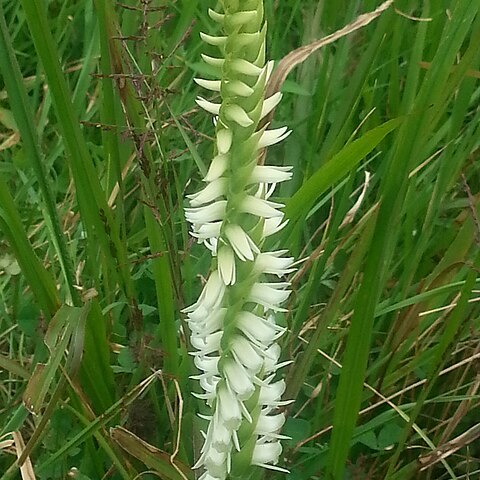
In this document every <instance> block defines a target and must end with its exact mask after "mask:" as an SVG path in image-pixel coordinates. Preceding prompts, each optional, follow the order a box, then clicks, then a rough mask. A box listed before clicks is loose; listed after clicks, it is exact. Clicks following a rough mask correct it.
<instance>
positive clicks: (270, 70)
mask: <svg viewBox="0 0 480 480" xmlns="http://www.w3.org/2000/svg"><path fill="white" fill-rule="evenodd" d="M274 67H275V62H274V61H273V60H270V61H268V62H267V64H266V65H265V68H266V70H267V79H266V83H268V81H269V80H270V77H271V76H272V73H273V68H274Z"/></svg>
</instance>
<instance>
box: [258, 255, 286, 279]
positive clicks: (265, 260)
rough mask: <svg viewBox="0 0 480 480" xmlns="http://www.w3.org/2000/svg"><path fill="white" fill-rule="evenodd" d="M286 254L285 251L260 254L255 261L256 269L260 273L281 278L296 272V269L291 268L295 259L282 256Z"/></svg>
mask: <svg viewBox="0 0 480 480" xmlns="http://www.w3.org/2000/svg"><path fill="white" fill-rule="evenodd" d="M284 253H286V251H285V250H280V251H278V252H264V253H260V254H259V255H258V256H257V258H256V259H255V269H256V270H257V271H258V272H263V273H270V274H272V275H277V276H279V277H281V276H282V275H287V274H288V273H291V272H294V271H295V269H294V268H291V267H292V265H293V261H294V259H293V257H282V256H281V255H283V254H284Z"/></svg>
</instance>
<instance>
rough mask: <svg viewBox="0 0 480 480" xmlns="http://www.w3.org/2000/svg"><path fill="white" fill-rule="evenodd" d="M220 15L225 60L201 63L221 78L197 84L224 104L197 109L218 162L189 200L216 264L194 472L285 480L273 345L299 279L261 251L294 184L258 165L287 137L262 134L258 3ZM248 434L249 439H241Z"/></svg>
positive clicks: (278, 132) (201, 317) (281, 132)
mask: <svg viewBox="0 0 480 480" xmlns="http://www.w3.org/2000/svg"><path fill="white" fill-rule="evenodd" d="M221 4H222V5H224V7H225V11H224V12H216V11H214V10H211V9H210V10H209V12H208V13H209V16H210V18H212V20H214V21H215V22H217V23H218V24H219V26H220V27H221V28H222V30H223V31H222V32H221V33H220V35H218V36H211V35H208V34H204V33H202V34H201V37H202V39H203V40H204V41H205V42H206V43H208V44H209V45H213V46H216V47H218V49H219V51H220V57H221V58H220V57H219V58H217V57H210V56H207V55H202V58H203V60H204V61H205V62H206V63H207V64H208V65H209V66H210V67H213V68H211V70H212V71H213V72H217V74H218V77H217V78H212V79H203V78H196V79H195V82H196V83H197V84H198V85H199V86H200V87H202V88H204V89H206V90H208V91H213V92H216V93H217V96H219V97H220V100H219V103H213V102H211V101H209V100H206V99H204V98H202V97H198V98H197V100H196V102H197V104H198V105H199V106H200V107H201V108H202V109H203V110H205V111H206V112H208V113H210V114H212V115H213V116H214V118H213V121H214V125H215V142H214V154H213V159H212V161H211V164H210V166H209V168H208V171H207V174H206V176H205V178H204V182H205V183H206V185H204V187H203V188H202V189H200V190H199V191H198V192H196V193H192V194H190V195H188V196H187V197H188V199H189V201H190V207H189V208H186V209H185V217H186V219H187V220H188V221H189V222H190V223H191V224H192V230H193V231H192V236H193V237H195V238H196V239H197V240H198V242H199V243H203V244H204V245H205V246H206V247H207V248H208V249H209V250H210V251H211V253H212V257H214V258H212V266H213V271H212V273H211V274H210V276H209V278H208V281H207V283H206V284H205V286H204V288H203V290H202V292H201V294H200V297H199V299H198V300H197V302H195V303H194V304H193V305H192V306H190V307H188V308H186V309H185V310H184V313H186V315H187V323H188V325H189V328H190V331H191V335H190V340H191V344H192V346H193V348H194V349H195V352H194V353H192V356H193V359H194V363H195V366H196V367H197V369H198V370H199V373H198V374H196V375H194V376H193V377H192V378H193V379H196V380H198V381H199V383H200V386H201V387H202V389H203V393H200V394H197V393H196V394H195V396H196V397H197V398H199V399H202V400H205V402H206V404H207V405H208V407H210V410H211V413H210V414H209V415H207V416H201V418H202V419H204V420H205V421H207V422H208V426H207V427H206V428H205V432H206V433H203V435H204V437H205V443H204V445H203V448H202V450H201V455H200V457H199V458H198V460H197V463H196V464H195V468H203V469H204V472H202V473H201V476H200V480H226V479H227V478H230V477H234V478H240V477H242V475H243V472H246V471H249V470H248V469H253V468H257V466H260V467H265V468H270V469H275V470H280V471H284V470H283V469H282V468H280V467H278V466H277V463H278V462H279V460H280V456H281V452H282V447H281V444H280V440H282V439H283V438H285V437H283V436H282V435H281V434H280V430H281V428H282V426H283V424H284V422H285V416H284V415H283V414H281V413H278V411H277V409H278V408H279V407H281V406H284V405H286V404H288V403H289V402H288V401H282V399H281V396H282V394H283V393H284V391H285V382H284V381H283V380H279V381H275V375H276V372H277V370H278V369H279V368H281V367H282V366H284V365H286V363H288V362H283V363H281V362H280V354H281V352H280V346H279V344H278V343H277V341H278V339H279V337H280V336H281V335H282V334H283V333H284V332H285V329H284V328H282V327H280V326H278V325H277V324H276V323H275V316H276V315H277V313H278V312H284V311H286V310H285V308H284V306H283V304H284V303H285V302H286V300H287V298H288V296H289V294H290V290H289V286H290V284H289V283H288V281H286V280H287V279H288V275H289V274H291V273H292V272H293V271H294V270H295V269H294V268H293V266H294V259H293V258H292V257H289V256H288V254H287V251H286V250H277V251H265V252H262V251H261V249H262V247H263V244H264V241H265V239H266V238H267V237H269V236H270V235H273V234H275V233H277V232H278V231H280V230H281V229H282V228H283V227H284V226H285V225H286V223H287V222H286V221H285V220H284V218H283V212H282V208H283V205H282V204H281V203H277V202H274V201H271V200H270V196H271V195H272V194H273V193H274V190H275V186H276V184H277V183H279V182H284V181H286V180H289V179H290V178H291V177H292V171H291V170H292V169H291V167H281V166H270V165H256V161H255V160H256V159H257V157H258V155H259V153H260V151H261V150H262V149H264V148H266V147H268V146H270V145H274V144H277V143H278V142H281V141H282V140H283V139H285V138H286V137H288V135H289V134H290V131H289V130H288V128H287V127H280V128H276V129H271V130H267V127H268V124H267V125H264V123H265V122H263V123H262V119H263V118H265V117H267V116H268V115H269V114H270V113H271V112H272V111H273V110H274V109H275V107H276V106H277V105H278V103H279V102H280V100H281V98H282V95H281V94H280V93H274V94H273V95H271V96H270V97H268V98H266V96H265V90H266V83H267V81H268V79H269V77H270V75H271V73H272V70H273V62H267V61H266V60H265V37H266V28H265V23H264V21H263V5H262V1H261V0H244V1H243V2H238V1H233V0H224V1H223V2H221ZM240 4H241V5H242V6H241V7H240ZM218 94H219V95H218ZM280 278H281V281H279V280H278V279H280ZM275 279H276V280H277V281H275ZM248 425H250V426H248ZM239 429H242V430H241V431H240V432H239ZM245 431H249V432H251V434H252V435H253V438H245V434H244V432H245ZM253 442H254V445H255V446H254V448H253V449H252V445H253Z"/></svg>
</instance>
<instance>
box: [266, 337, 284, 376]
mask: <svg viewBox="0 0 480 480" xmlns="http://www.w3.org/2000/svg"><path fill="white" fill-rule="evenodd" d="M281 353H282V352H281V348H280V345H279V344H278V343H274V344H273V345H271V346H270V347H269V348H268V349H267V350H266V351H265V363H264V367H263V368H264V373H265V374H266V375H268V374H269V373H273V372H275V371H276V370H277V369H278V368H280V365H279V364H278V360H279V358H280V354H281Z"/></svg>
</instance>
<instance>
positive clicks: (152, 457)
mask: <svg viewBox="0 0 480 480" xmlns="http://www.w3.org/2000/svg"><path fill="white" fill-rule="evenodd" d="M110 436H111V438H112V439H113V440H114V441H115V442H116V443H117V444H118V445H120V447H122V448H123V449H124V450H125V451H126V452H128V453H129V454H130V455H132V456H133V457H135V458H137V459H138V460H140V461H141V462H142V463H143V464H144V465H146V466H147V467H148V468H150V469H153V470H154V471H155V472H157V473H160V474H161V476H162V478H164V479H165V480H192V479H193V474H192V471H191V469H190V468H189V467H188V466H186V465H185V464H183V463H181V462H179V461H178V460H174V459H173V458H172V456H171V455H169V454H168V453H167V452H164V451H163V450H160V449H159V448H157V447H154V446H153V445H150V444H149V443H147V442H146V441H145V440H142V439H141V438H140V437H137V436H136V435H135V434H133V433H132V432H130V431H129V430H127V429H125V428H123V427H115V428H111V429H110Z"/></svg>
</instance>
